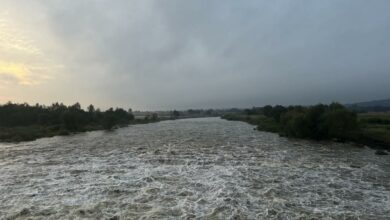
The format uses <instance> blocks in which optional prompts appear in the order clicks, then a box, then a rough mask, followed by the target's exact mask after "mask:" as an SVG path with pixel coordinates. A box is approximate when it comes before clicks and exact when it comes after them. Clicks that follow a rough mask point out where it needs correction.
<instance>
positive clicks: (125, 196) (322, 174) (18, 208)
mask: <svg viewBox="0 0 390 220" xmlns="http://www.w3.org/2000/svg"><path fill="white" fill-rule="evenodd" d="M0 179H1V181H0V195H1V196H0V216H1V218H3V219H7V218H10V219H18V218H19V219H25V218H37V219H42V218H44V219H46V218H49V219H61V218H62V219H68V218H76V219H77V218H89V219H104V218H110V217H114V216H117V217H119V218H123V219H134V218H138V219H186V218H198V219H205V218H206V219H302V218H303V219H310V218H317V219H346V218H351V219H389V216H390V158H389V157H386V156H385V157H379V156H377V155H375V154H374V151H373V150H371V149H367V148H357V147H354V146H350V145H347V144H335V143H314V142H310V141H302V140H288V139H286V138H281V137H278V135H275V134H271V133H264V132H258V131H254V130H253V127H252V126H250V125H247V124H245V123H241V122H229V121H224V120H221V119H216V118H206V119H188V120H176V121H165V122H161V123H156V124H147V125H136V126H131V127H128V128H122V129H119V130H116V131H114V132H103V131H100V132H88V133H84V134H78V135H74V136H69V137H54V138H44V139H40V140H37V141H34V142H26V143H20V144H7V145H2V146H1V147H0Z"/></svg>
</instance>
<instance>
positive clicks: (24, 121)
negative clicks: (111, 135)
mask: <svg viewBox="0 0 390 220" xmlns="http://www.w3.org/2000/svg"><path fill="white" fill-rule="evenodd" d="M87 109H88V111H84V110H83V109H82V108H81V105H80V104H79V103H75V104H74V105H71V106H65V105H64V104H62V103H61V104H59V103H53V104H52V105H51V106H43V105H39V104H36V105H34V106H30V105H28V104H26V103H24V104H13V103H10V102H9V103H7V104H5V105H0V128H1V127H4V128H14V127H34V126H35V127H53V126H54V127H59V128H63V129H65V130H66V131H71V132H73V131H83V130H85V128H86V127H87V128H91V127H99V126H100V127H104V128H107V129H111V128H112V127H113V126H115V125H122V124H128V123H130V121H132V120H134V115H133V114H132V112H131V111H130V112H127V111H125V110H123V109H121V108H116V109H115V110H113V109H112V108H111V109H109V110H107V111H106V112H100V110H99V109H96V110H95V107H94V106H93V105H89V106H88V108H87ZM25 130H28V131H31V129H24V130H23V129H18V130H15V131H20V132H21V134H23V137H25V138H26V139H30V138H29V135H28V134H27V132H25ZM40 130H42V129H40ZM66 131H61V132H62V133H67V132H66ZM45 132H46V131H45ZM30 133H31V134H32V131H31V132H30ZM34 133H36V134H37V135H31V137H35V136H39V134H42V133H44V131H42V132H39V134H38V133H37V132H34ZM23 137H21V138H23Z"/></svg>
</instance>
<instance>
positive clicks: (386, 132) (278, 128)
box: [221, 113, 390, 150]
mask: <svg viewBox="0 0 390 220" xmlns="http://www.w3.org/2000/svg"><path fill="white" fill-rule="evenodd" d="M221 118H222V119H226V120H230V121H243V122H247V123H249V124H252V125H255V126H257V127H256V129H257V130H259V131H266V132H273V133H278V134H279V135H281V136H286V135H285V134H284V132H283V125H281V123H279V122H277V121H276V120H275V119H274V118H271V117H267V116H265V115H264V114H253V115H247V114H245V113H235V114H228V115H224V116H222V117H221ZM357 124H358V128H357V129H356V130H355V131H351V132H350V133H349V134H348V135H347V136H346V138H344V139H337V138H331V140H333V141H337V142H354V143H355V144H356V145H358V146H369V147H371V148H375V149H386V150H390V113H364V114H358V115H357ZM303 139H310V138H303Z"/></svg>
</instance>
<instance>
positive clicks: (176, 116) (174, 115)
mask: <svg viewBox="0 0 390 220" xmlns="http://www.w3.org/2000/svg"><path fill="white" fill-rule="evenodd" d="M172 116H173V117H174V118H178V117H180V112H179V111H176V110H174V111H173V112H172Z"/></svg>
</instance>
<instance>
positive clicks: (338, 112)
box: [281, 103, 358, 140]
mask: <svg viewBox="0 0 390 220" xmlns="http://www.w3.org/2000/svg"><path fill="white" fill-rule="evenodd" d="M281 127H282V131H281V132H282V133H283V134H285V135H287V136H291V137H298V138H310V139H316V140H321V139H330V138H338V139H346V138H348V136H349V135H350V134H351V132H353V131H355V130H356V129H357V127H358V126H357V116H356V114H355V113H354V112H351V111H349V110H347V109H346V108H344V107H343V106H342V105H340V104H338V103H332V104H331V105H329V106H327V105H322V104H319V105H315V106H311V107H306V108H303V107H301V106H298V107H290V108H289V110H288V111H287V112H285V113H283V115H282V119H281Z"/></svg>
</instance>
